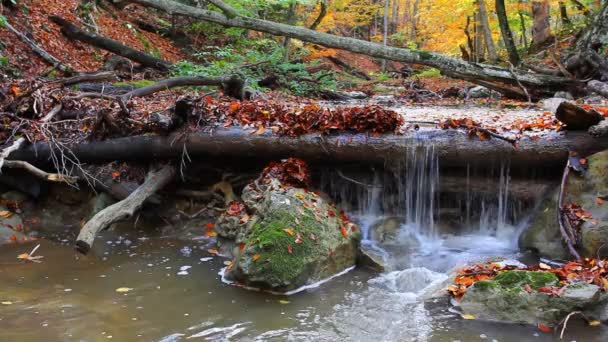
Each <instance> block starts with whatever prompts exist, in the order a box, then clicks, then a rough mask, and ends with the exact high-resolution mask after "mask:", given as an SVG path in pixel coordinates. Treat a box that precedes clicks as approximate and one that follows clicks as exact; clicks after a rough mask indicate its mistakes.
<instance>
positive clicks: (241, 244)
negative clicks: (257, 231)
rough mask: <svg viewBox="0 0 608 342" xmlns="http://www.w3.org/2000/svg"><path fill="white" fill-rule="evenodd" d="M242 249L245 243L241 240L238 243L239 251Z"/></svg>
mask: <svg viewBox="0 0 608 342" xmlns="http://www.w3.org/2000/svg"><path fill="white" fill-rule="evenodd" d="M243 249H245V243H243V242H241V243H239V251H243Z"/></svg>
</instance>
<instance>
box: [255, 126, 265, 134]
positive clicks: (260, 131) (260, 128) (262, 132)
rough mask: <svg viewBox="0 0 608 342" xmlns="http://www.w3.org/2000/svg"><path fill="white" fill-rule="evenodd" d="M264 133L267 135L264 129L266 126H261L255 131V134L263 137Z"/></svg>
mask: <svg viewBox="0 0 608 342" xmlns="http://www.w3.org/2000/svg"><path fill="white" fill-rule="evenodd" d="M264 133H266V128H264V126H262V125H260V126H258V130H257V131H255V132H254V133H253V134H255V135H262V134H264Z"/></svg>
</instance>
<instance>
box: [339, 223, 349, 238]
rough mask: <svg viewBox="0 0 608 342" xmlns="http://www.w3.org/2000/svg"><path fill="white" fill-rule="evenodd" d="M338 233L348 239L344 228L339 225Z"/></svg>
mask: <svg viewBox="0 0 608 342" xmlns="http://www.w3.org/2000/svg"><path fill="white" fill-rule="evenodd" d="M340 233H342V236H343V237H345V238H347V237H348V232H347V231H346V228H344V226H343V225H340Z"/></svg>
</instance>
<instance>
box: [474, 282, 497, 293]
mask: <svg viewBox="0 0 608 342" xmlns="http://www.w3.org/2000/svg"><path fill="white" fill-rule="evenodd" d="M473 286H474V287H476V288H478V289H480V290H484V291H485V290H490V289H493V288H496V287H498V283H497V282H495V281H494V280H481V281H478V282H476V283H475V285H473Z"/></svg>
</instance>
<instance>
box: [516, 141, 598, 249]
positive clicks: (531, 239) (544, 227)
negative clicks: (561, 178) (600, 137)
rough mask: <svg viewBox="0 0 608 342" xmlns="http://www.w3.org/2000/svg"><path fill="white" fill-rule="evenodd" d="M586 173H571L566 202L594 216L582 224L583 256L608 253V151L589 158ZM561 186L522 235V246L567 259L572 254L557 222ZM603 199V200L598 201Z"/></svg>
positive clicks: (546, 200) (547, 200)
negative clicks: (607, 198)
mask: <svg viewBox="0 0 608 342" xmlns="http://www.w3.org/2000/svg"><path fill="white" fill-rule="evenodd" d="M587 165H588V169H587V171H586V172H585V173H584V175H577V174H576V173H574V172H571V173H570V176H569V178H568V184H567V186H566V198H565V200H564V204H568V203H575V204H578V205H580V206H581V207H582V208H583V209H584V210H586V211H588V212H589V213H590V214H591V216H592V218H591V219H588V220H586V221H585V222H584V223H583V224H582V226H581V227H580V234H581V240H582V243H581V246H580V252H581V254H582V256H589V257H592V256H597V255H600V256H604V257H606V256H608V247H604V248H602V246H608V201H606V203H604V200H602V199H601V198H605V197H606V196H608V150H606V151H603V152H600V153H596V154H594V155H592V156H590V157H588V158H587ZM558 196H559V187H557V188H556V189H555V190H553V191H552V192H551V193H550V194H548V196H547V199H545V200H544V202H543V203H542V204H541V205H540V207H539V209H538V211H537V213H536V215H535V216H534V217H533V219H532V221H531V224H530V226H529V227H528V229H527V230H526V231H525V232H524V233H523V234H522V235H521V237H520V246H521V247H522V248H526V249H532V250H535V251H537V252H539V254H540V255H541V256H545V257H548V258H552V259H567V258H569V254H568V252H567V250H566V248H565V247H564V245H563V243H562V237H561V233H560V231H559V224H558V222H557V198H558ZM598 198H599V200H598Z"/></svg>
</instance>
